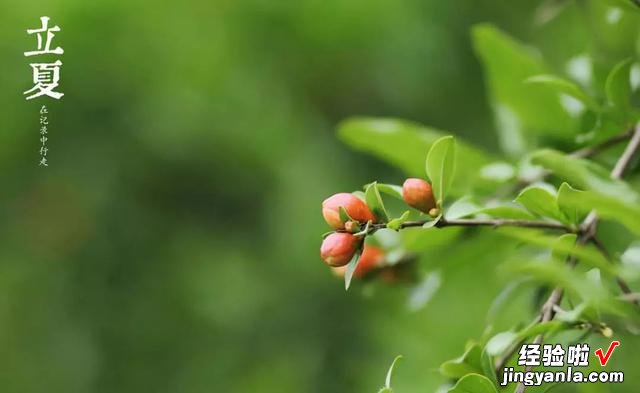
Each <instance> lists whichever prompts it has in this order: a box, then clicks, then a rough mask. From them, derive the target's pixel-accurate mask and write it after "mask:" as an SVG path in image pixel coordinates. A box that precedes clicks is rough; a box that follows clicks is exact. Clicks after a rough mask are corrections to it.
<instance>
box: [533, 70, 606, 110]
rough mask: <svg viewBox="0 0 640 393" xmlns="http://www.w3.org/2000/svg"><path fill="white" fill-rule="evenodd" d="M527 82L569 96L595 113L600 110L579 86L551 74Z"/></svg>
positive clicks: (538, 76) (534, 77) (537, 76)
mask: <svg viewBox="0 0 640 393" xmlns="http://www.w3.org/2000/svg"><path fill="white" fill-rule="evenodd" d="M525 82H526V83H532V84H540V85H542V86H547V87H549V88H551V89H553V90H554V91H556V92H558V93H562V94H567V95H569V96H571V97H573V98H575V99H577V100H579V101H580V102H582V103H583V104H584V105H585V106H586V107H588V108H590V109H592V110H594V111H599V110H600V106H599V105H598V103H597V102H596V101H595V100H594V99H593V98H592V97H591V96H590V95H588V94H587V93H586V92H585V91H584V90H583V89H582V88H581V87H580V86H578V85H577V84H575V83H573V82H571V81H568V80H566V79H563V78H560V77H558V76H555V75H549V74H542V75H536V76H532V77H530V78H527V79H526V80H525Z"/></svg>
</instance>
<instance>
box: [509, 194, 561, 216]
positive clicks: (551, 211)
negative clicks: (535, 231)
mask: <svg viewBox="0 0 640 393" xmlns="http://www.w3.org/2000/svg"><path fill="white" fill-rule="evenodd" d="M515 201H516V202H518V203H520V204H521V205H522V206H524V207H525V208H527V210H529V211H530V212H531V213H533V214H535V215H537V216H540V217H546V218H552V219H554V220H558V221H564V219H565V218H564V217H563V215H562V213H560V209H558V202H557V201H556V197H555V195H552V194H551V193H549V191H547V190H545V189H543V188H540V187H529V188H525V189H524V190H522V192H520V194H519V195H518V197H517V198H516V200H515Z"/></svg>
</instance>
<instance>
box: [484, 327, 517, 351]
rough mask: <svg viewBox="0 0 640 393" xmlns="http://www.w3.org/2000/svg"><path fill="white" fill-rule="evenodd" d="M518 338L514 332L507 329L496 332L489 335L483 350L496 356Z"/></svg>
mask: <svg viewBox="0 0 640 393" xmlns="http://www.w3.org/2000/svg"><path fill="white" fill-rule="evenodd" d="M517 338H518V335H517V334H516V333H515V332H512V331H507V332H501V333H498V334H496V335H495V336H493V337H491V338H490V339H489V341H487V344H486V345H485V348H484V350H485V351H486V352H487V353H488V354H489V355H492V356H496V355H499V354H501V353H502V352H504V351H505V350H506V349H507V348H509V346H511V344H513V343H514V342H515V341H516V340H517Z"/></svg>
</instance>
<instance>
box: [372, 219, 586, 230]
mask: <svg viewBox="0 0 640 393" xmlns="http://www.w3.org/2000/svg"><path fill="white" fill-rule="evenodd" d="M429 222H431V220H419V221H407V222H404V223H402V224H401V225H400V228H399V229H404V228H411V227H422V226H423V225H424V224H427V223H429ZM386 226H387V224H384V223H381V224H373V225H371V230H370V232H369V233H373V232H375V231H377V230H379V229H383V228H386ZM433 226H434V227H436V228H445V227H456V226H457V227H481V226H488V227H495V228H497V227H521V228H541V229H554V230H560V231H565V232H571V233H579V229H576V228H572V227H569V226H567V225H564V224H560V223H558V222H553V221H542V220H540V221H535V220H512V219H503V218H496V219H475V218H459V219H454V220H448V219H445V218H441V219H440V220H439V221H438V222H437V223H435V224H434V225H433Z"/></svg>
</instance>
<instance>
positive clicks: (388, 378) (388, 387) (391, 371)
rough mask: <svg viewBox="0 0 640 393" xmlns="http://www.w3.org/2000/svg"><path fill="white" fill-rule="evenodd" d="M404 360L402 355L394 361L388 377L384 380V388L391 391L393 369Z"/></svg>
mask: <svg viewBox="0 0 640 393" xmlns="http://www.w3.org/2000/svg"><path fill="white" fill-rule="evenodd" d="M400 359H402V355H398V356H396V358H395V359H393V362H392V363H391V366H389V371H387V377H386V378H385V380H384V387H385V388H386V389H391V376H392V374H393V368H394V367H395V366H396V363H397V362H398V361H399V360H400Z"/></svg>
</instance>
